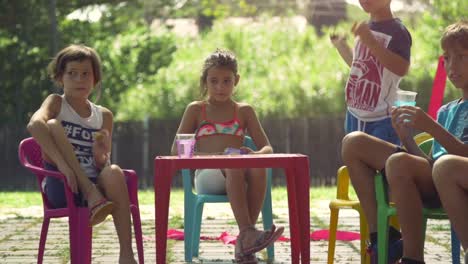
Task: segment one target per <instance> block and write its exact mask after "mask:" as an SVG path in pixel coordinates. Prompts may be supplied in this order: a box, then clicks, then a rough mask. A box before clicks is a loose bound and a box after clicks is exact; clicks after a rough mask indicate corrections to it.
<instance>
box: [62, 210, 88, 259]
mask: <svg viewBox="0 0 468 264" xmlns="http://www.w3.org/2000/svg"><path fill="white" fill-rule="evenodd" d="M68 219H69V222H68V223H69V230H70V232H69V233H70V259H71V264H88V263H91V251H92V232H93V229H92V227H90V226H89V210H88V208H84V207H79V208H76V212H74V213H72V215H70V217H69V218H68Z"/></svg>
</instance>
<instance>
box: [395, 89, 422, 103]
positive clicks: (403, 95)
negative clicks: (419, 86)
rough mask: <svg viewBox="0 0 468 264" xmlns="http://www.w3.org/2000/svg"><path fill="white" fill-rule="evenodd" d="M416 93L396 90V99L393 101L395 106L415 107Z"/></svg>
mask: <svg viewBox="0 0 468 264" xmlns="http://www.w3.org/2000/svg"><path fill="white" fill-rule="evenodd" d="M417 94H418V93H417V92H413V91H404V90H398V91H397V97H396V100H395V106H396V107H399V106H404V105H409V106H416V95H417Z"/></svg>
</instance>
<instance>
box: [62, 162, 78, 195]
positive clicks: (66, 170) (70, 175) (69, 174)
mask: <svg viewBox="0 0 468 264" xmlns="http://www.w3.org/2000/svg"><path fill="white" fill-rule="evenodd" d="M57 168H58V170H59V171H60V172H61V173H62V174H63V175H64V176H65V178H67V182H68V186H69V187H70V189H71V191H72V192H73V193H78V183H77V182H76V176H75V173H74V172H73V170H72V169H71V168H70V167H68V166H67V165H65V166H60V165H57Z"/></svg>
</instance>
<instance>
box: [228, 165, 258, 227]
mask: <svg viewBox="0 0 468 264" xmlns="http://www.w3.org/2000/svg"><path fill="white" fill-rule="evenodd" d="M225 173H226V193H227V196H228V198H229V203H230V204H231V208H232V211H233V213H234V217H235V218H236V221H237V225H238V226H239V229H240V230H243V229H245V228H247V227H250V226H252V225H254V223H253V221H252V219H251V217H250V214H249V206H248V203H247V202H248V201H247V186H246V177H245V170H244V169H226V170H225Z"/></svg>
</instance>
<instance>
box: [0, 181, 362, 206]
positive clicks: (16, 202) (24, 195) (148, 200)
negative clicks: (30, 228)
mask: <svg viewBox="0 0 468 264" xmlns="http://www.w3.org/2000/svg"><path fill="white" fill-rule="evenodd" d="M349 192H350V197H351V199H357V198H356V194H355V192H354V190H353V188H350V191H349ZM335 197H336V187H335V186H327V187H324V186H317V187H311V188H310V200H330V199H333V198H335ZM272 199H273V203H275V202H279V201H286V200H287V199H288V196H287V192H286V188H285V187H273V190H272ZM138 200H139V202H140V205H154V191H153V190H152V189H145V190H139V191H138ZM0 201H2V202H1V204H0V208H26V207H30V206H41V205H42V198H41V195H40V194H39V192H35V191H34V192H26V191H25V192H0ZM183 203H184V192H183V189H172V190H171V207H172V206H183Z"/></svg>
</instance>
